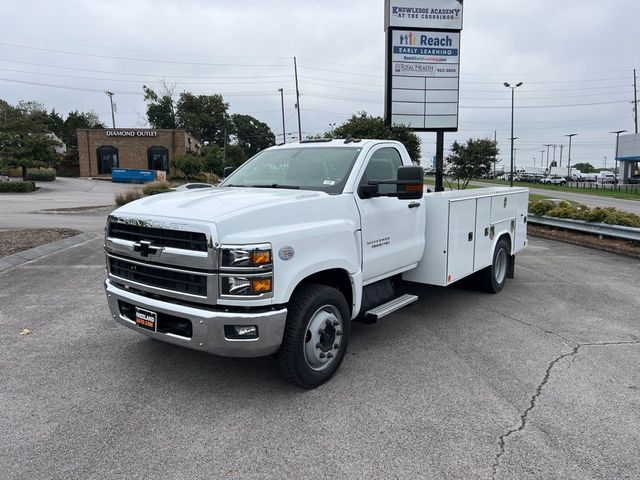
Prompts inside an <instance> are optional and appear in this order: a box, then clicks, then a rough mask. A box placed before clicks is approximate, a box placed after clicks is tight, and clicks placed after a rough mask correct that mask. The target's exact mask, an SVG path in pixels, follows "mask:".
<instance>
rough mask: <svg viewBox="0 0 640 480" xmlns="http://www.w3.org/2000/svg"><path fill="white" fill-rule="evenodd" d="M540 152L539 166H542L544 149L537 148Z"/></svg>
mask: <svg viewBox="0 0 640 480" xmlns="http://www.w3.org/2000/svg"><path fill="white" fill-rule="evenodd" d="M539 152H540V158H541V160H540V168H542V167H543V166H544V150H539Z"/></svg>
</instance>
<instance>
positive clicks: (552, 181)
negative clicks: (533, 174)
mask: <svg viewBox="0 0 640 480" xmlns="http://www.w3.org/2000/svg"><path fill="white" fill-rule="evenodd" d="M540 183H544V184H547V185H563V186H564V185H566V184H567V180H566V179H565V178H564V177H561V176H560V175H548V176H546V177H544V178H543V179H542V180H540Z"/></svg>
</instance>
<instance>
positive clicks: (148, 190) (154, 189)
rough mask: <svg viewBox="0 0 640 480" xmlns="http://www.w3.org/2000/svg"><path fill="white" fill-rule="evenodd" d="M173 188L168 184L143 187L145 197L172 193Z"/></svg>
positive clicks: (156, 183)
mask: <svg viewBox="0 0 640 480" xmlns="http://www.w3.org/2000/svg"><path fill="white" fill-rule="evenodd" d="M170 191H171V186H170V185H169V184H168V183H167V182H153V183H147V184H146V185H145V186H144V187H142V193H143V194H145V195H155V194H156V193H165V192H170Z"/></svg>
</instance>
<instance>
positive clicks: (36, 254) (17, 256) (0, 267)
mask: <svg viewBox="0 0 640 480" xmlns="http://www.w3.org/2000/svg"><path fill="white" fill-rule="evenodd" d="M97 237H98V235H96V234H95V233H81V234H79V235H76V236H74V237H69V238H65V239H63V240H57V241H55V242H51V243H47V244H45V245H40V246H39V247H35V248H32V249H30V250H25V251H24V252H18V253H14V254H13V255H7V256H6V257H2V258H0V272H3V271H4V270H8V269H10V268H13V267H17V266H18V265H22V264H23V263H27V262H30V261H31V260H35V259H36V258H40V257H44V256H45V255H49V254H51V253H55V252H58V251H60V250H64V249H65V248H69V247H73V246H75V245H79V244H81V243H84V242H86V241H88V240H93V239H94V238H97Z"/></svg>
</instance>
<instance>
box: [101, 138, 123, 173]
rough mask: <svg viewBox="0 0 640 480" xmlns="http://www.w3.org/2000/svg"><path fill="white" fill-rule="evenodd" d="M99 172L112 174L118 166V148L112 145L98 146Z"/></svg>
mask: <svg viewBox="0 0 640 480" xmlns="http://www.w3.org/2000/svg"><path fill="white" fill-rule="evenodd" d="M97 156H98V174H99V175H102V174H110V173H111V170H112V169H114V168H118V149H117V148H116V147H112V146H111V145H107V146H103V147H98V155H97Z"/></svg>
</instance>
